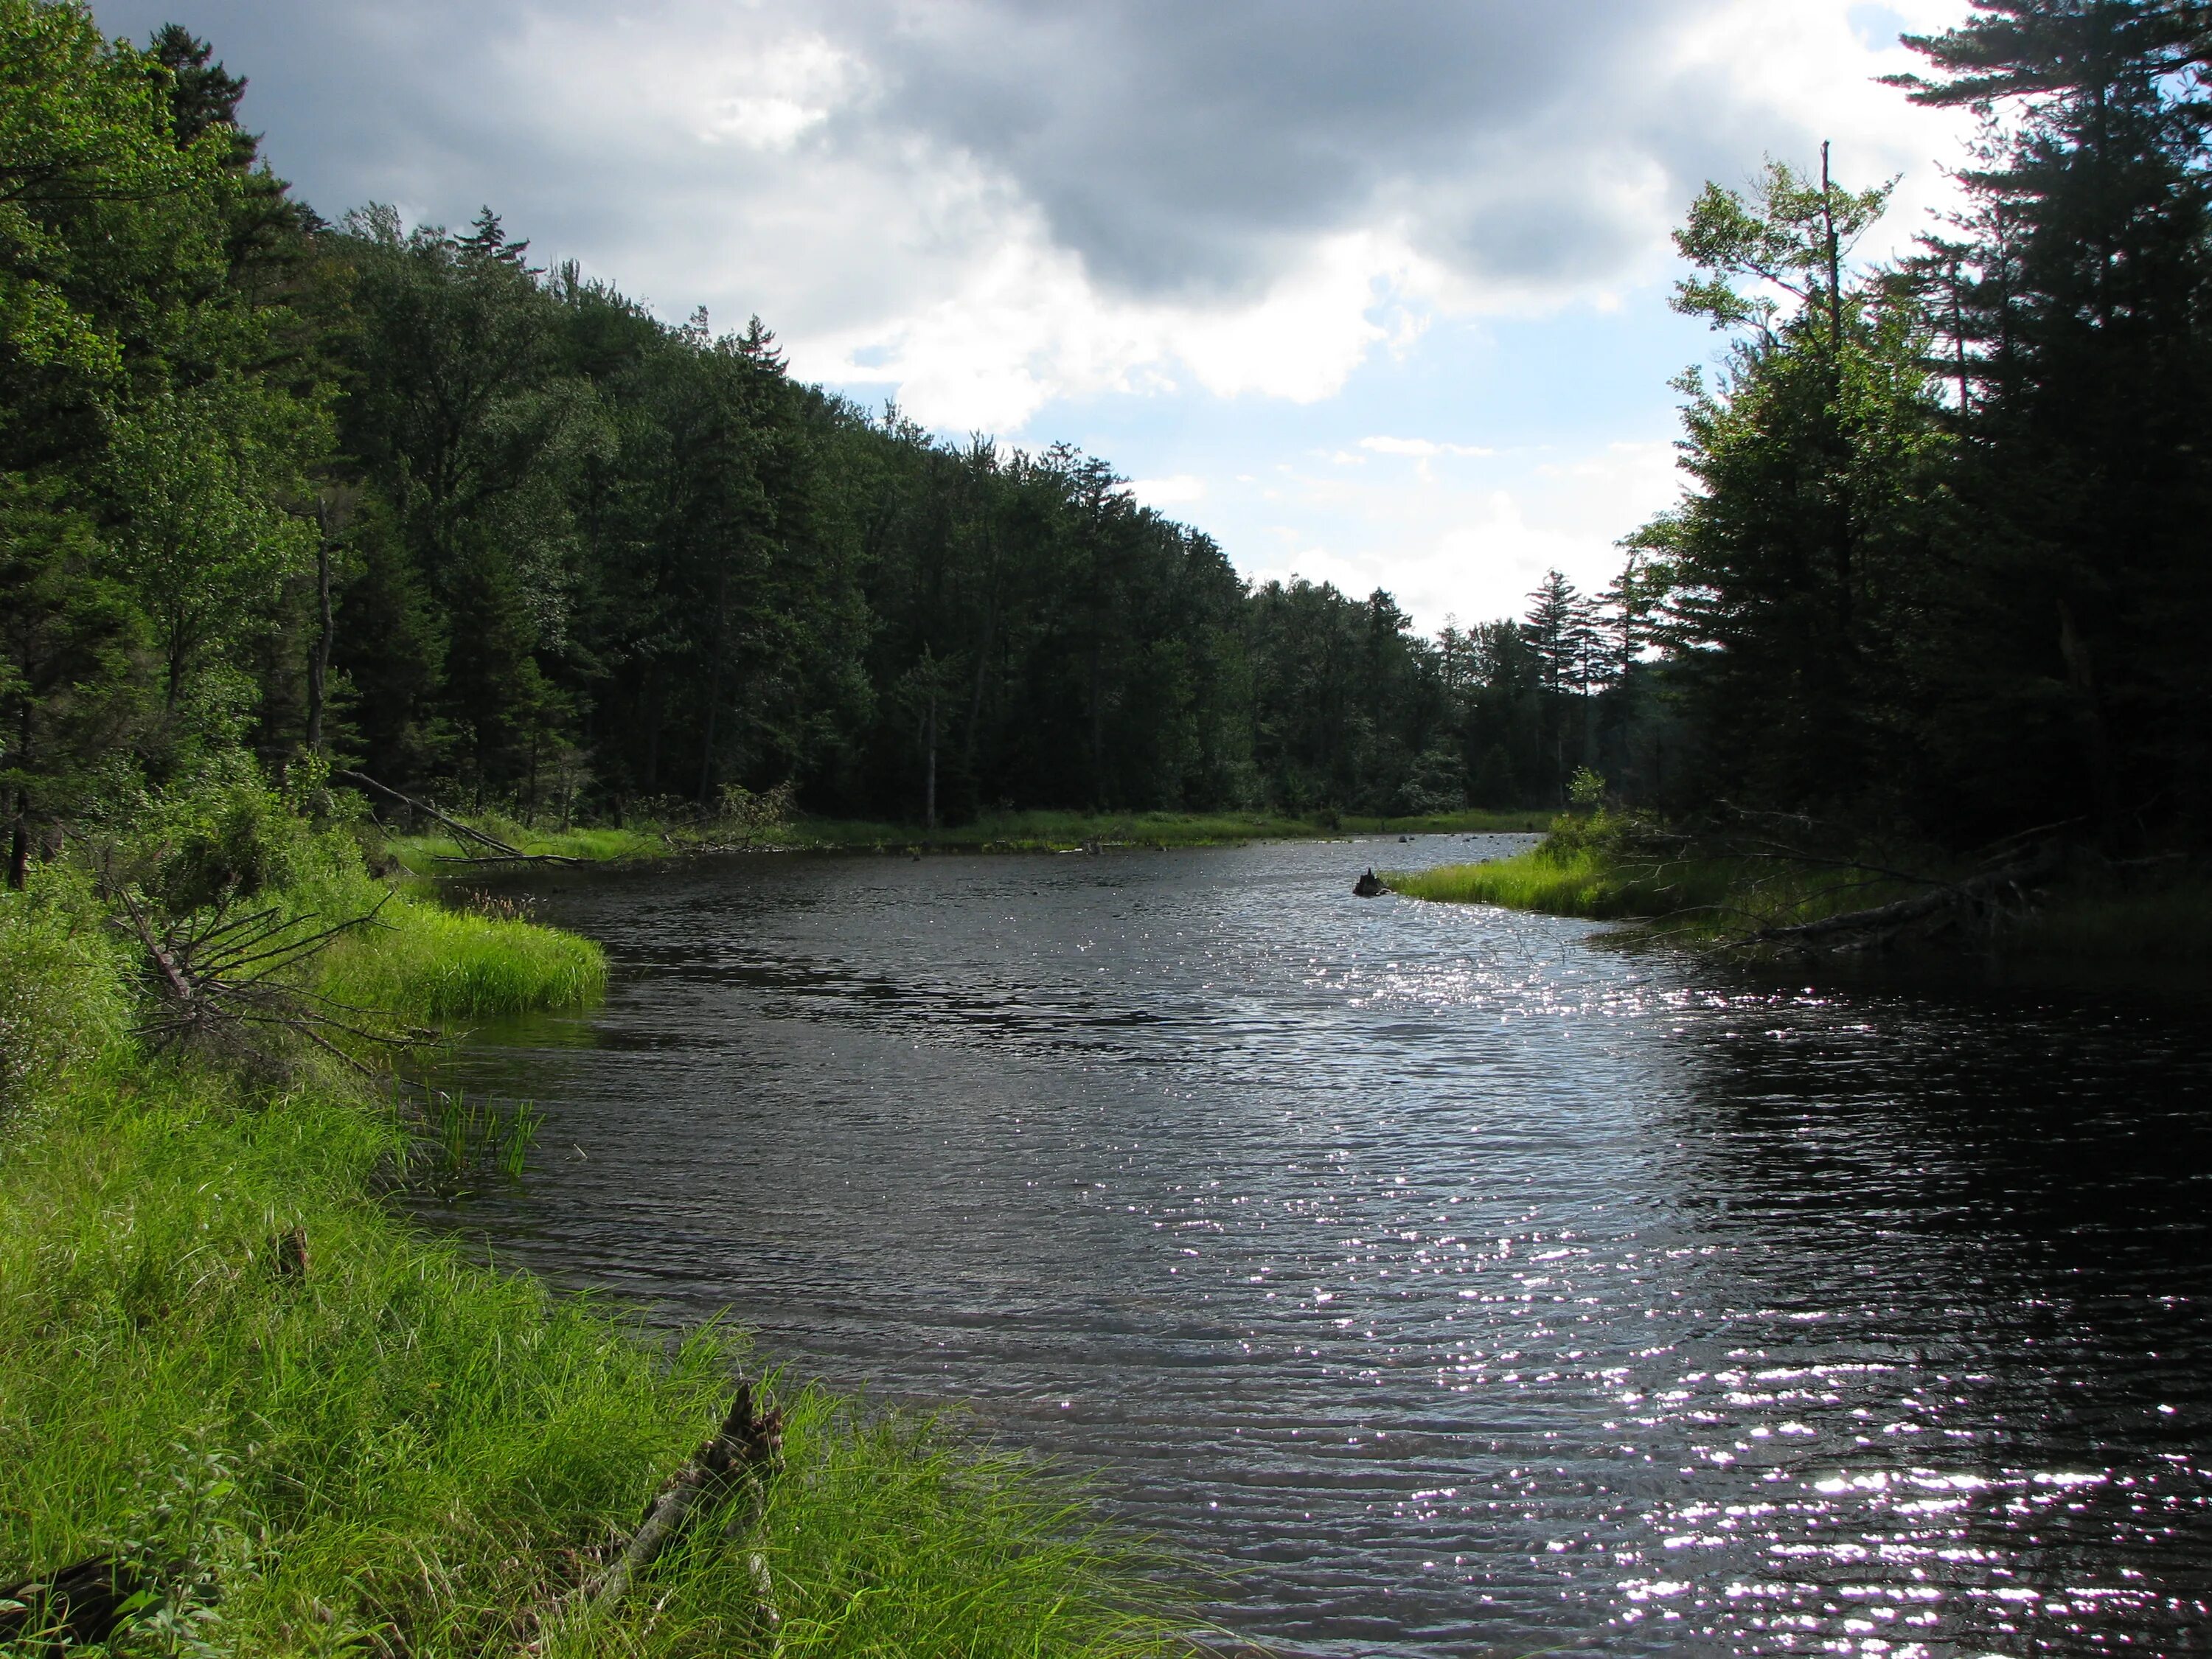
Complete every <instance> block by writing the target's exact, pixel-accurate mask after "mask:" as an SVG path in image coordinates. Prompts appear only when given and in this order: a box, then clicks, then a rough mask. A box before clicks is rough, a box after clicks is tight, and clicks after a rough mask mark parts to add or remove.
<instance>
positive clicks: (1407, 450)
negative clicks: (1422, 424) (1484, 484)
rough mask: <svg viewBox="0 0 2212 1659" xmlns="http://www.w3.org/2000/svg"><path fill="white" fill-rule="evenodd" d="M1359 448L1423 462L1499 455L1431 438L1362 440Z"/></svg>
mask: <svg viewBox="0 0 2212 1659" xmlns="http://www.w3.org/2000/svg"><path fill="white" fill-rule="evenodd" d="M1359 447H1361V448H1362V449H1371V450H1373V451H1374V452H1375V453H1376V454H1378V455H1412V456H1415V457H1417V458H1419V459H1421V460H1427V459H1429V458H1430V457H1431V456H1434V455H1463V456H1468V457H1472V458H1475V459H1480V458H1481V457H1483V456H1486V455H1495V454H1496V453H1498V452H1497V451H1496V450H1494V449H1486V448H1484V447H1482V446H1481V445H1480V444H1443V443H1437V442H1436V441H1434V440H1432V439H1429V438H1362V439H1361V440H1360V441H1359Z"/></svg>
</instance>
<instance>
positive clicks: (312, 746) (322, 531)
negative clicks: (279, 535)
mask: <svg viewBox="0 0 2212 1659" xmlns="http://www.w3.org/2000/svg"><path fill="white" fill-rule="evenodd" d="M330 669H331V518H330V509H329V508H328V507H326V506H325V504H324V503H323V502H322V501H316V503H315V645H314V649H313V650H312V651H310V652H309V653H307V752H308V753H309V754H311V755H319V754H321V753H322V752H323V699H324V695H325V686H326V685H327V684H328V682H329V678H330Z"/></svg>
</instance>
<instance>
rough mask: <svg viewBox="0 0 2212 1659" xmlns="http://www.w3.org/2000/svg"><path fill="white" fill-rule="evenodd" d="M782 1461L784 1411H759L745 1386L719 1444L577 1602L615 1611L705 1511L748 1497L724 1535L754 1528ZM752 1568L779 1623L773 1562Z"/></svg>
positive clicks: (651, 1508)
mask: <svg viewBox="0 0 2212 1659" xmlns="http://www.w3.org/2000/svg"><path fill="white" fill-rule="evenodd" d="M782 1462H783V1413H782V1412H781V1411H780V1410H778V1409H777V1408H775V1407H773V1406H768V1407H762V1406H761V1405H759V1404H758V1403H757V1401H756V1400H755V1397H754V1392H753V1385H752V1384H751V1383H749V1382H745V1381H743V1380H740V1381H739V1382H738V1390H737V1395H736V1398H734V1399H733V1400H732V1401H731V1402H730V1410H729V1414H728V1415H727V1416H726V1418H724V1419H723V1420H722V1426H721V1427H720V1429H719V1430H717V1431H715V1434H714V1438H712V1439H711V1440H709V1441H708V1442H707V1443H706V1444H705V1445H703V1446H702V1447H701V1448H700V1449H699V1450H698V1451H697V1452H696V1454H695V1455H693V1456H692V1457H691V1459H690V1462H686V1463H685V1464H684V1467H683V1468H680V1469H678V1471H677V1472H676V1474H674V1475H673V1476H672V1477H671V1479H670V1480H669V1482H668V1484H667V1485H666V1486H663V1487H662V1488H661V1490H660V1492H659V1494H658V1495H657V1496H656V1497H655V1498H653V1502H652V1503H651V1504H648V1505H647V1507H646V1511H645V1520H644V1522H643V1523H642V1524H641V1526H640V1527H639V1528H638V1529H637V1531H636V1532H635V1534H632V1535H631V1537H630V1540H629V1543H628V1544H627V1545H626V1546H624V1547H623V1553H622V1554H621V1555H619V1556H618V1557H617V1558H616V1559H615V1560H614V1561H613V1563H612V1564H611V1565H609V1566H608V1568H607V1570H606V1571H605V1572H603V1573H601V1574H600V1575H599V1577H598V1578H597V1579H596V1580H592V1581H590V1582H587V1583H585V1584H583V1585H580V1586H579V1587H578V1589H577V1590H576V1591H575V1592H574V1594H573V1595H572V1596H571V1597H570V1598H569V1599H570V1601H571V1603H572V1604H574V1603H575V1602H578V1601H580V1602H582V1603H583V1604H585V1606H586V1608H587V1609H588V1611H590V1612H592V1613H600V1612H603V1611H606V1610H608V1609H611V1608H612V1607H614V1606H615V1605H616V1604H617V1602H619V1601H621V1600H622V1598H623V1595H626V1594H627V1593H628V1592H629V1588H630V1585H631V1584H632V1583H634V1582H635V1579H636V1577H637V1575H638V1574H639V1573H641V1572H642V1571H644V1570H645V1569H646V1568H647V1566H648V1565H651V1564H652V1562H653V1558H654V1557H655V1556H657V1555H659V1553H660V1552H661V1551H662V1550H663V1549H665V1547H667V1546H668V1545H669V1544H670V1543H671V1541H674V1540H675V1538H676V1537H677V1536H678V1534H680V1533H681V1532H682V1531H683V1530H684V1527H685V1525H686V1524H687V1523H688V1522H690V1519H691V1516H692V1515H693V1513H694V1511H695V1510H697V1509H698V1508H699V1506H700V1505H702V1504H708V1503H711V1502H713V1501H714V1500H716V1499H718V1498H726V1497H731V1496H735V1495H738V1494H741V1493H742V1494H743V1495H744V1497H745V1498H748V1499H749V1500H750V1501H749V1502H746V1503H743V1504H739V1505H738V1506H737V1508H736V1510H735V1511H734V1512H733V1513H732V1515H731V1516H730V1518H729V1520H728V1522H726V1524H725V1526H724V1528H723V1535H724V1536H725V1537H731V1538H734V1537H735V1536H737V1535H738V1534H740V1533H742V1532H744V1531H746V1530H748V1529H750V1528H751V1526H752V1525H753V1523H754V1522H755V1521H757V1519H758V1516H759V1510H760V1507H761V1504H763V1501H764V1500H765V1498H766V1496H767V1490H768V1486H769V1481H770V1480H772V1479H773V1478H774V1477H775V1474H776V1472H777V1471H778V1470H779V1469H780V1468H781V1466H782ZM746 1565H747V1567H748V1569H749V1571H750V1573H751V1575H752V1579H753V1589H754V1595H755V1596H756V1598H757V1600H758V1601H759V1604H760V1613H761V1616H762V1618H763V1620H764V1621H766V1622H768V1623H769V1624H774V1623H775V1622H776V1619H777V1614H776V1610H775V1602H774V1601H773V1599H772V1597H771V1595H770V1592H771V1590H772V1589H773V1586H772V1584H771V1583H770V1581H769V1573H768V1562H767V1559H766V1558H765V1557H763V1556H762V1555H761V1554H759V1553H757V1552H754V1553H750V1554H749V1555H748V1557H747V1562H746Z"/></svg>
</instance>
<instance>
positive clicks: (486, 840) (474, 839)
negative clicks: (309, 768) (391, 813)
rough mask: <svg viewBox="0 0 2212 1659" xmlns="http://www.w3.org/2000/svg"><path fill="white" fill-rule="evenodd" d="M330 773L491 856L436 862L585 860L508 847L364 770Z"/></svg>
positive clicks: (567, 862) (483, 862)
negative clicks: (408, 811) (397, 804)
mask: <svg viewBox="0 0 2212 1659" xmlns="http://www.w3.org/2000/svg"><path fill="white" fill-rule="evenodd" d="M331 776H332V777H334V778H337V779H338V780H339V781H342V782H345V783H357V784H359V785H361V786H362V787H363V788H364V789H374V791H376V793H378V794H380V795H386V796H389V797H390V798H391V799H393V800H396V801H398V803H399V804H400V805H403V806H405V807H407V808H409V809H410V811H416V812H420V813H421V814H422V816H423V817H426V818H428V819H430V820H431V821H432V822H434V823H441V824H443V825H444V826H445V827H446V828H447V829H450V830H451V831H453V834H454V835H455V836H457V837H459V840H460V842H461V843H462V844H463V845H464V846H476V847H483V848H489V849H490V851H491V853H492V854H493V856H491V857H489V858H473V859H471V858H458V859H441V860H439V862H440V863H441V864H568V865H577V864H581V863H582V862H583V861H584V860H581V859H572V858H568V857H564V856H563V855H562V854H558V853H526V852H524V851H523V850H522V849H521V848H519V847H511V846H509V845H508V844H507V842H503V841H501V840H500V839H499V837H498V836H489V835H486V834H485V833H484V832H483V830H481V829H477V827H476V826H475V825H474V824H471V823H462V822H461V821H460V820H459V818H456V817H448V816H447V814H446V813H443V812H441V811H439V810H438V809H437V808H436V807H435V806H433V805H430V803H429V802H428V801H422V800H416V799H415V798H414V797H413V796H412V795H403V794H401V793H399V791H398V790H397V789H394V788H393V787H392V786H391V785H390V784H387V783H379V782H378V781H376V780H375V779H374V778H372V777H370V776H368V775H367V774H365V773H361V772H333V773H331Z"/></svg>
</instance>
